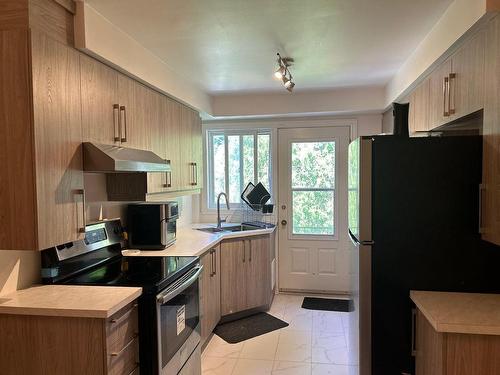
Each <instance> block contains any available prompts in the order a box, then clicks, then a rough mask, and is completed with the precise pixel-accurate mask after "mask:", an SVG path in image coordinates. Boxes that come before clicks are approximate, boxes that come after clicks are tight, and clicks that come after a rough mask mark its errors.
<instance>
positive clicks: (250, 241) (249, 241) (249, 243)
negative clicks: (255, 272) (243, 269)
mask: <svg viewBox="0 0 500 375" xmlns="http://www.w3.org/2000/svg"><path fill="white" fill-rule="evenodd" d="M248 245H249V246H250V259H249V261H250V262H251V261H252V240H248Z"/></svg>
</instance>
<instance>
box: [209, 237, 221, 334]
mask: <svg viewBox="0 0 500 375" xmlns="http://www.w3.org/2000/svg"><path fill="white" fill-rule="evenodd" d="M213 256H214V276H213V277H212V284H211V285H212V289H211V295H210V297H211V299H212V301H213V303H212V308H213V310H212V315H211V316H212V324H211V326H212V328H211V330H213V329H214V328H215V326H216V325H217V324H219V320H220V317H221V313H220V282H221V272H220V271H221V269H220V245H219V246H217V247H216V248H214V253H213Z"/></svg>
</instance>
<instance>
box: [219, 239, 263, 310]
mask: <svg viewBox="0 0 500 375" xmlns="http://www.w3.org/2000/svg"><path fill="white" fill-rule="evenodd" d="M220 251H221V265H220V268H221V315H222V316H224V315H230V314H234V313H237V312H241V311H245V310H250V309H253V308H257V307H263V306H267V305H269V303H270V301H271V292H270V291H271V263H270V262H271V236H269V235H266V236H257V237H244V238H240V239H234V240H225V241H222V243H221V250H220Z"/></svg>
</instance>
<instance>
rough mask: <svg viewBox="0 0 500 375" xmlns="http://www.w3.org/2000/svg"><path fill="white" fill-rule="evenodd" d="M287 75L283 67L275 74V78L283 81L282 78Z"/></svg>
mask: <svg viewBox="0 0 500 375" xmlns="http://www.w3.org/2000/svg"><path fill="white" fill-rule="evenodd" d="M285 74H286V68H285V67H284V66H283V65H281V66H280V67H279V68H278V70H276V72H274V76H275V77H276V78H278V79H282V77H283V76H284V75H285Z"/></svg>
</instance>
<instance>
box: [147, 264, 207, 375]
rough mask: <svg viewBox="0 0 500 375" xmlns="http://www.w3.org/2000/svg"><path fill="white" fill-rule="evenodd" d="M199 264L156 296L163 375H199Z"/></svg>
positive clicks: (160, 361)
mask: <svg viewBox="0 0 500 375" xmlns="http://www.w3.org/2000/svg"><path fill="white" fill-rule="evenodd" d="M202 268H203V266H201V265H199V264H198V265H196V266H195V267H194V268H192V269H191V270H189V271H188V272H186V274H184V275H183V276H182V277H181V278H179V279H178V280H176V281H175V282H174V283H173V284H171V285H169V286H168V287H167V288H165V289H164V290H162V291H161V292H160V293H159V294H158V295H157V296H156V317H157V331H158V333H157V334H158V346H157V347H158V368H159V374H161V375H172V374H179V373H180V374H182V375H199V374H201V360H200V347H199V345H200V307H199V276H200V273H201V270H202Z"/></svg>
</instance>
